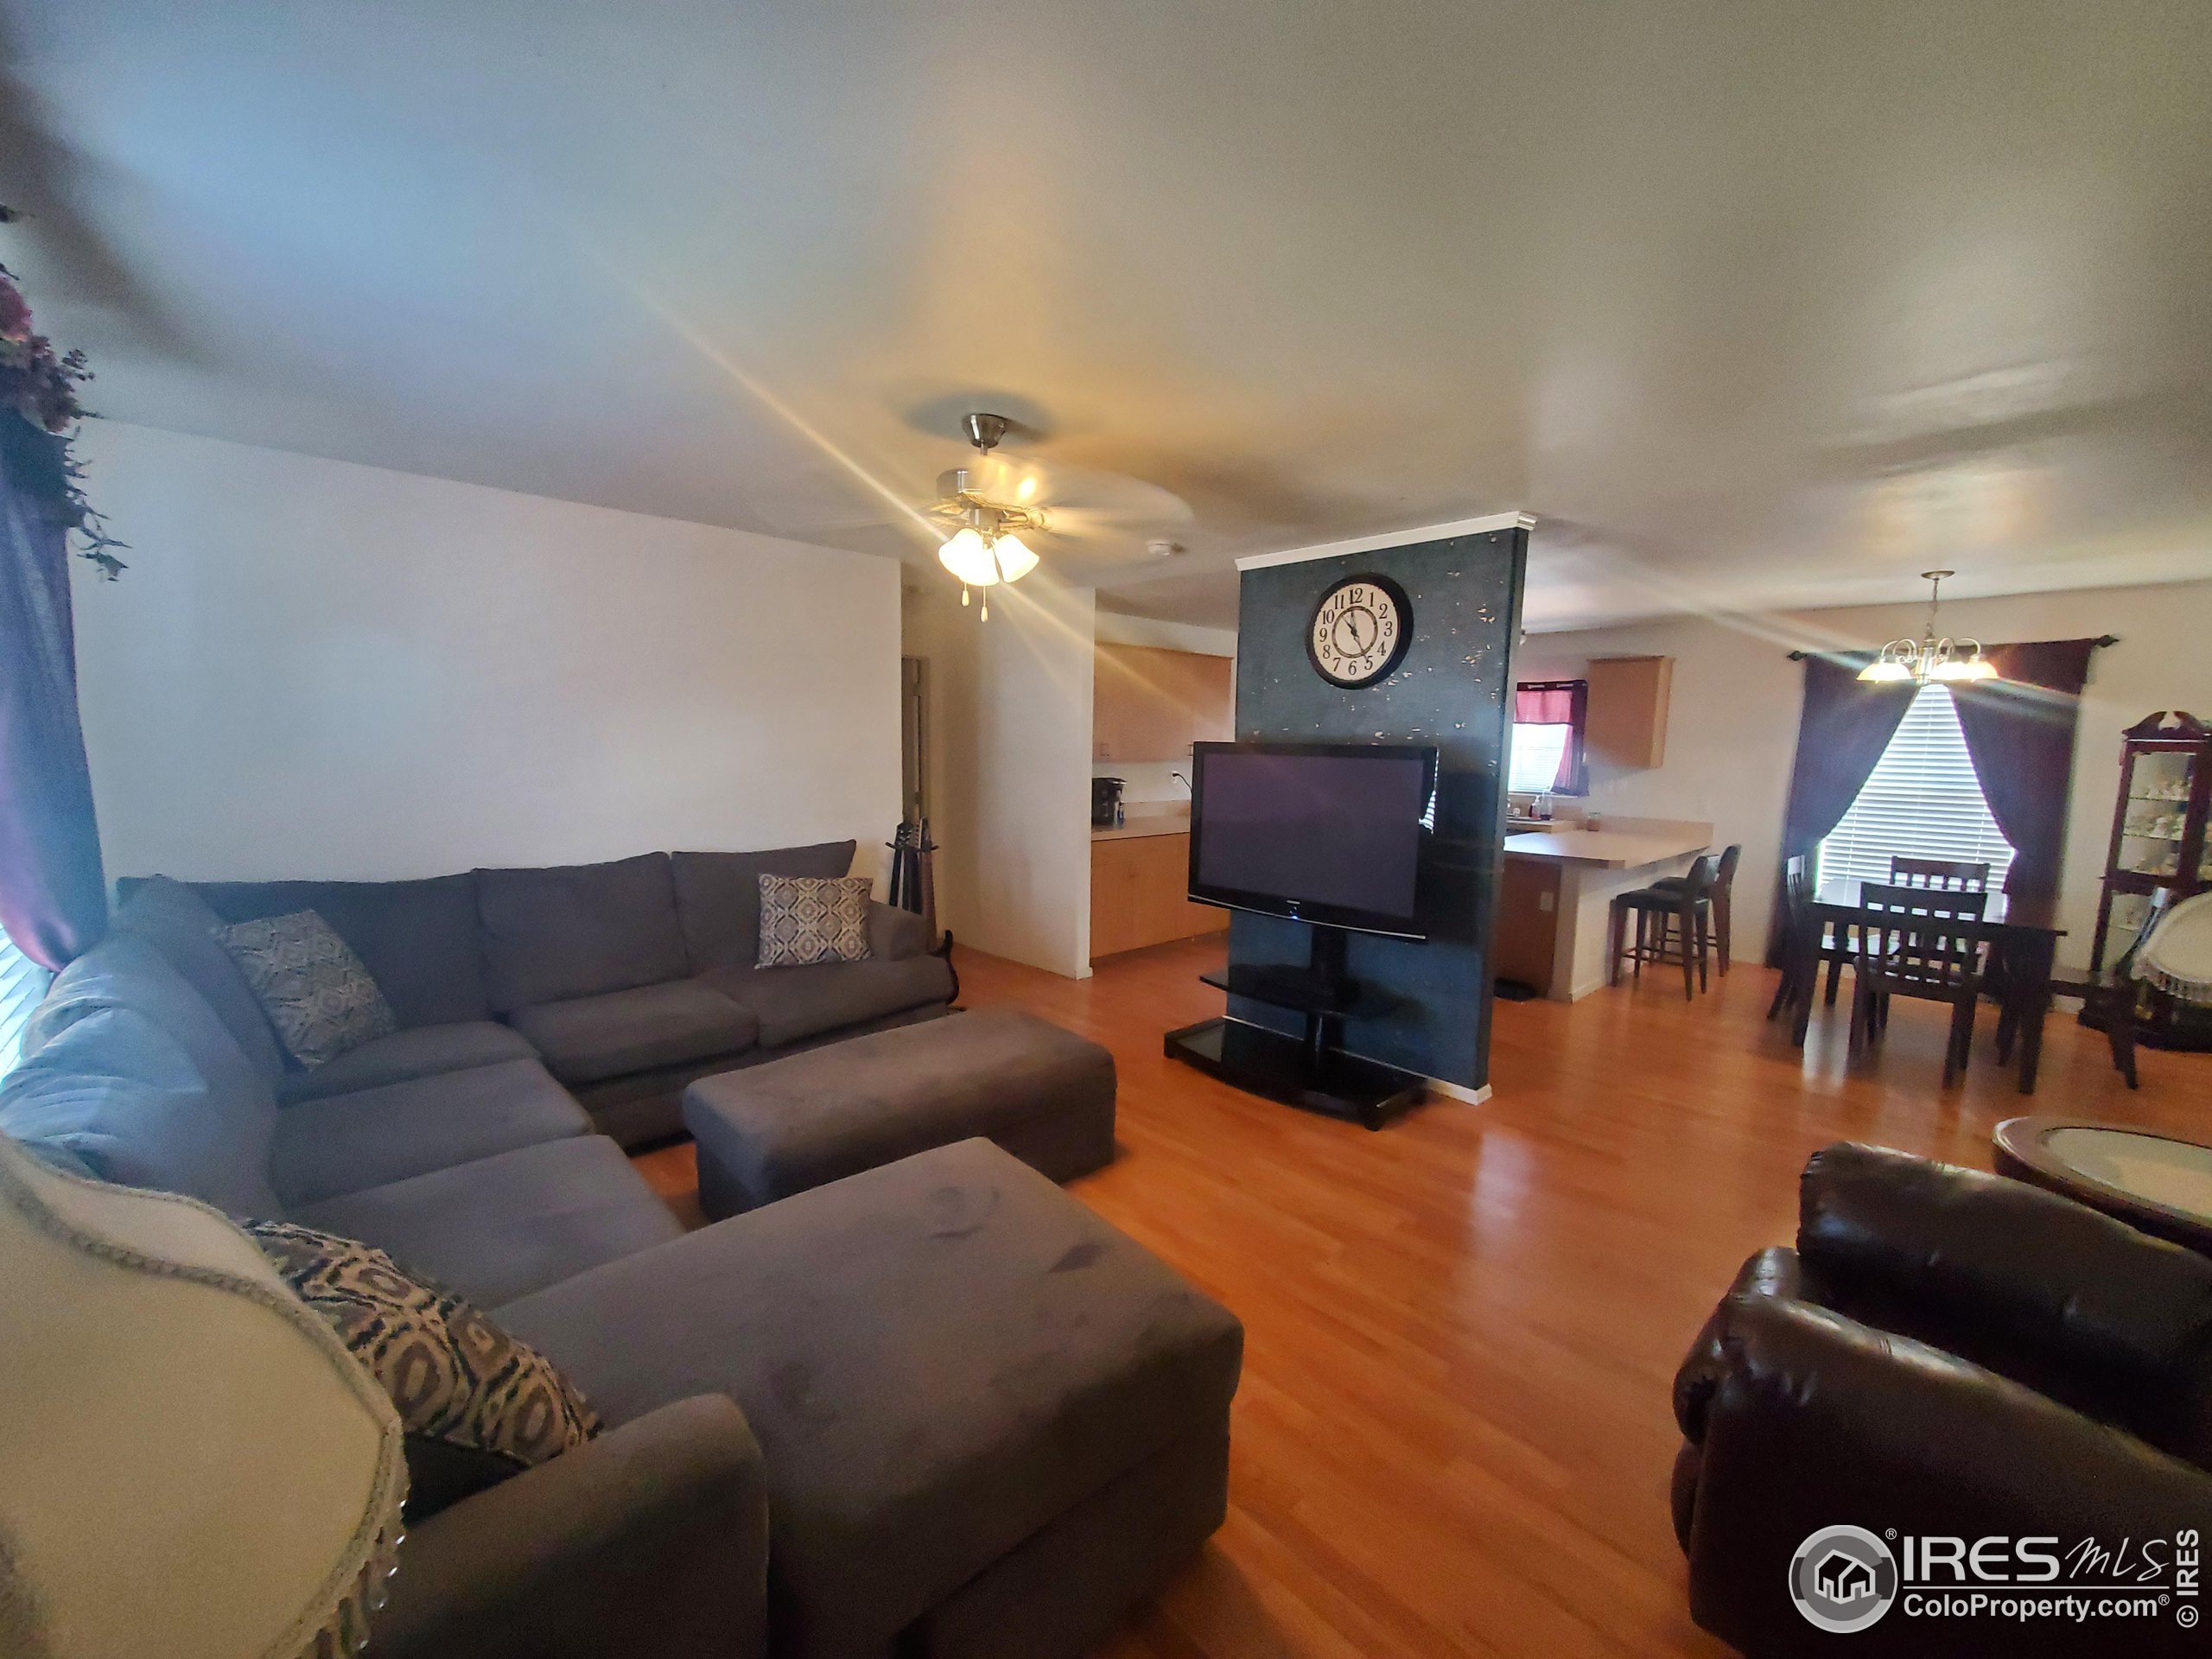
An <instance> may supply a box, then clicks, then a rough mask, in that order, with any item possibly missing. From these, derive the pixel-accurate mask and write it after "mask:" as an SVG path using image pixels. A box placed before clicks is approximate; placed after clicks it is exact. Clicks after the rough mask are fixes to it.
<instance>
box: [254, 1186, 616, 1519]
mask: <svg viewBox="0 0 2212 1659" xmlns="http://www.w3.org/2000/svg"><path fill="white" fill-rule="evenodd" d="M245 1230H246V1231H247V1232H249V1233H251V1235H252V1236H253V1240H254V1243H257V1244H258V1245H260V1246H261V1251H262V1254H263V1255H266V1256H267V1257H268V1258H269V1259H270V1261H271V1262H275V1263H276V1264H277V1271H278V1272H279V1273H280V1274H283V1277H284V1281H285V1282H286V1283H287V1284H289V1285H290V1286H291V1287H292V1288H293V1290H294V1291H295V1292H296V1293H297V1294H298V1295H299V1297H300V1300H302V1301H304V1302H305V1303H307V1305H308V1306H309V1307H312V1308H313V1309H315V1312H316V1313H320V1314H321V1315H322V1316H323V1318H324V1319H327V1320H328V1321H329V1322H330V1325H331V1328H332V1329H333V1330H334V1331H336V1332H338V1334H339V1336H340V1338H341V1339H342V1340H343V1341H344V1342H345V1344H346V1347H347V1348H348V1349H350V1350H351V1351H353V1357H354V1358H356V1359H358V1360H359V1361H360V1362H361V1363H362V1365H364V1366H365V1368H366V1369H367V1370H368V1371H369V1374H370V1375H371V1376H374V1377H375V1378H376V1379H377V1381H378V1382H379V1383H383V1384H384V1387H385V1392H386V1393H388V1394H389V1395H391V1403H392V1405H393V1406H394V1407H395V1408H397V1411H398V1413H399V1421H400V1426H401V1427H403V1428H404V1429H405V1430H406V1431H407V1472H408V1499H407V1518H408V1520H409V1522H410V1523H412V1522H419V1521H423V1520H425V1519H427V1518H428V1517H429V1516H430V1515H432V1514H434V1513H435V1511H436V1510H441V1509H443V1508H444V1507H445V1506H446V1505H447V1504H448V1503H454V1502H457V1501H458V1500H460V1499H461V1498H463V1497H467V1496H468V1495H469V1494H470V1493H472V1492H475V1491H482V1490H483V1489H484V1488H485V1487H486V1486H491V1485H494V1484H497V1483H498V1482H499V1481H501V1480H504V1479H505V1478H507V1477H508V1476H509V1475H512V1474H518V1473H520V1472H521V1471H523V1470H524V1469H529V1468H532V1467H535V1466H536V1465H538V1464H541V1463H543V1462H545V1461H546V1460H547V1459H550V1458H554V1457H557V1456H558V1455H559V1454H560V1453H562V1452H566V1451H568V1450H569V1449H570V1448H571V1447H574V1446H582V1444H583V1443H584V1442H585V1441H586V1440H589V1439H591V1438H592V1436H593V1435H594V1434H596V1433H599V1419H598V1418H597V1417H596V1416H594V1414H593V1413H592V1409H591V1408H590V1407H589V1406H588V1405H586V1404H585V1403H584V1399H583V1396H582V1395H580V1394H578V1393H577V1392H576V1391H575V1389H573V1388H571V1387H569V1383H568V1381H567V1379H566V1378H564V1377H563V1376H562V1375H561V1373H560V1372H559V1371H557V1370H554V1368H553V1362H552V1361H550V1360H549V1359H548V1358H546V1357H545V1356H544V1355H543V1354H541V1353H539V1352H538V1351H537V1350H536V1349H535V1348H531V1347H529V1346H527V1345H526V1344H523V1343H519V1342H517V1341H516V1340H515V1339H514V1338H512V1337H511V1336H509V1335H508V1334H507V1333H506V1332H504V1331H502V1330H500V1329H499V1326H498V1325H493V1323H492V1321H491V1320H490V1319H486V1317H485V1316H484V1314H483V1313H481V1312H480V1311H479V1310H478V1309H476V1308H475V1307H473V1306H470V1305H469V1304H468V1303H467V1302H465V1301H463V1300H461V1298H460V1297H458V1296H454V1295H450V1294H448V1293H447V1292H445V1291H443V1290H442V1289H439V1288H437V1287H435V1286H432V1285H428V1284H424V1283H423V1282H422V1281H419V1280H416V1279H415V1278H413V1277H412V1276H410V1274H408V1273H406V1272H405V1271H404V1269H403V1268H400V1267H399V1266H397V1264H396V1263H395V1262H393V1261H392V1259H391V1257H390V1256H388V1255H385V1253H384V1252H383V1251H382V1250H379V1249H374V1248H372V1247H371V1246H369V1245H366V1244H361V1243H355V1242H354V1241H353V1240H352V1239H350V1238H337V1237H334V1236H332V1235H330V1234H328V1233H319V1232H316V1231H315V1230H314V1229H313V1228H310V1227H301V1226H296V1225H295V1224H292V1223H290V1222H288V1221H254V1222H248V1223H247V1224H245Z"/></svg>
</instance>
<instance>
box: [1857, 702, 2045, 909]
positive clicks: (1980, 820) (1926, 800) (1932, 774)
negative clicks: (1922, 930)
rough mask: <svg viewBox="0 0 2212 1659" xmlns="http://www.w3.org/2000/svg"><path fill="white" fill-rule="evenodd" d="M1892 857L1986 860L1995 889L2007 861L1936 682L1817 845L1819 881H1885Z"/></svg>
mask: <svg viewBox="0 0 2212 1659" xmlns="http://www.w3.org/2000/svg"><path fill="white" fill-rule="evenodd" d="M1897 854H1903V855H1907V856H1909V857H1914V858H1953V859H1965V860H1967V861H1972V862H1975V863H1986V864H1987V865H1988V866H1989V885H1990V887H1991V889H1992V890H1993V891H1994V890H1995V889H1996V888H1998V887H1999V886H2001V885H2002V884H2003V881H2004V879H2005V870H2006V868H2008V867H2009V866H2010V865H2011V864H2012V847H2011V845H2010V844H2009V843H2008V842H2006V841H2005V836H2004V834H2003V832H2002V831H2001V830H1999V829H1998V827H1997V820H1996V819H1995V818H1993V817H1991V816H1990V812H1989V803H1988V802H1987V801H1986V800H1984V799H1983V798H1982V793H1981V782H1980V779H1978V778H1976V777H1975V776H1974V762H1973V760H1971V759H1970V758H1969V757H1968V755H1967V741H1966V735H1965V734H1964V733H1962V732H1961V731H1960V729H1959V715H1958V710H1957V709H1956V708H1955V706H1954V705H1953V703H1952V702H1951V694H1950V692H1949V691H1948V690H1947V689H1945V688H1944V687H1942V686H1940V685H1929V686H1923V687H1922V688H1921V690H1920V691H1919V693H1918V695H1916V696H1915V697H1914V698H1913V700H1912V706H1911V708H1910V709H1907V710H1906V711H1905V717H1904V721H1902V722H1901V723H1900V724H1899V725H1898V727H1897V735H1896V736H1895V737H1893V738H1891V740H1890V747H1888V748H1886V749H1885V750H1884V751H1883V752H1882V758H1881V760H1879V761H1878V762H1877V763H1876V764H1875V766H1874V770H1873V772H1872V774H1871V775H1870V776H1869V777H1868V778H1867V779H1866V787H1865V788H1864V789H1862V790H1860V791H1859V798H1858V799H1857V800H1855V801H1853V803H1852V804H1851V810H1849V811H1848V812H1846V813H1845V814H1844V815H1843V821H1842V822H1841V823H1839V824H1837V825H1836V827H1835V832H1834V834H1833V835H1831V836H1828V838H1827V840H1826V841H1824V842H1821V861H1820V874H1821V880H1834V879H1836V878H1839V877H1845V876H1862V877H1867V878H1871V879H1872V880H1878V881H1886V880H1889V879H1890V859H1891V856H1892V855H1897Z"/></svg>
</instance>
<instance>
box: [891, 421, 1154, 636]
mask: <svg viewBox="0 0 2212 1659" xmlns="http://www.w3.org/2000/svg"><path fill="white" fill-rule="evenodd" d="M1012 424H1013V423H1012V422H1011V421H1009V420H1008V419H1007V417H1006V416H1003V415H992V414H988V413H984V412H982V411H978V412H976V413H974V414H970V415H968V416H965V417H963V420H962V422H961V428H962V430H963V432H964V433H965V434H966V435H967V438H968V442H969V443H970V444H972V445H973V446H974V447H975V450H976V454H975V455H974V456H973V457H972V458H971V459H969V460H967V461H963V463H962V464H961V465H959V466H957V467H949V468H947V469H946V470H945V471H944V472H943V473H941V474H938V480H937V488H938V499H937V500H935V501H934V502H932V503H931V504H930V507H929V511H930V512H931V513H932V514H933V515H935V516H936V517H937V518H940V519H942V520H944V522H945V523H947V524H951V525H953V526H955V528H954V530H953V532H952V534H951V535H950V537H948V538H947V539H946V541H945V543H944V545H943V546H942V547H940V548H938V555H937V556H938V563H940V564H942V565H944V568H945V569H947V570H949V571H950V572H951V573H952V574H953V575H955V576H957V577H958V578H959V580H960V602H961V603H962V604H963V605H965V604H967V603H968V599H969V589H970V588H986V589H988V588H995V587H996V586H997V585H998V584H999V583H1001V582H1019V581H1020V580H1021V579H1022V577H1024V576H1026V575H1028V574H1029V573H1030V572H1031V571H1032V570H1034V569H1036V568H1037V566H1038V563H1039V556H1038V552H1037V550H1036V549H1035V548H1033V547H1032V546H1031V544H1030V543H1032V542H1033V541H1042V542H1043V543H1045V544H1046V546H1048V547H1049V546H1050V545H1051V543H1052V542H1054V541H1063V542H1065V543H1070V544H1071V545H1072V546H1075V547H1077V548H1078V549H1079V550H1081V551H1082V552H1083V553H1084V555H1085V556H1088V557H1093V558H1113V557H1126V556H1128V554H1129V550H1130V545H1131V543H1132V542H1133V541H1134V540H1135V532H1137V531H1141V530H1142V529H1145V528H1148V527H1154V526H1160V525H1164V524H1179V523H1185V522H1187V521H1188V520H1189V518H1191V509H1190V505H1189V504H1188V503H1186V502H1185V501H1184V499H1182V498H1181V497H1180V496H1178V495H1175V494H1173V493H1171V492H1169V491H1166V490H1163V489H1161V488H1160V486H1157V485H1154V484H1147V483H1145V482H1144V481H1142V480H1140V479H1135V478H1125V477H1123V476H1122V475H1121V474H1118V473H1100V472H1092V471H1090V470H1088V469H1086V468H1083V467H1070V466H1065V465H1052V464H1047V463H1046V462H1043V461H1033V460H1018V459H1015V458H1014V457H1012V456H1009V455H1002V454H997V453H996V451H997V449H998V446H999V442H1000V440H1001V439H1002V438H1004V437H1005V436H1006V435H1007V429H1008V428H1009V427H1011V426H1012ZM1147 547H1148V548H1149V549H1153V550H1157V549H1160V548H1162V547H1164V548H1166V550H1169V551H1171V552H1172V551H1173V550H1174V543H1172V542H1170V543H1161V542H1158V541H1154V542H1151V543H1147ZM982 613H983V615H984V616H985V617H986V618H988V617H989V615H990V601H989V599H988V595H987V596H986V598H985V600H984V602H983V611H982Z"/></svg>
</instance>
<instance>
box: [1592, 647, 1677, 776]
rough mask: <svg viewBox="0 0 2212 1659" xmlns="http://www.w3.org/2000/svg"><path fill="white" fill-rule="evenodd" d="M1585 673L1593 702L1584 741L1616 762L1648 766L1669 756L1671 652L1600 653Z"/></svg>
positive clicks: (1673, 666) (1673, 678) (1660, 763)
mask: <svg viewBox="0 0 2212 1659" xmlns="http://www.w3.org/2000/svg"><path fill="white" fill-rule="evenodd" d="M1584 677H1585V678H1586V680H1587V681H1588V682H1589V685H1590V703H1589V708H1588V710H1587V712H1586V715H1585V716H1584V722H1585V724H1584V731H1583V737H1584V741H1585V743H1586V746H1587V747H1588V748H1589V750H1590V752H1591V753H1592V754H1595V755H1597V756H1599V757H1600V758H1602V759H1604V760H1609V761H1611V763H1612V764H1613V765H1615V766H1633V767H1636V768H1638V769H1640V770H1643V771H1649V770H1650V769H1651V768H1652V767H1654V766H1661V765H1663V764H1664V763H1665V761H1666V759H1667V704H1668V701H1669V697H1670V696H1672V694H1673V691H1674V685H1675V659H1674V658H1671V657H1600V658H1598V659H1597V660H1596V661H1594V662H1592V664H1590V666H1589V669H1588V670H1587V671H1586V674H1585V675H1584Z"/></svg>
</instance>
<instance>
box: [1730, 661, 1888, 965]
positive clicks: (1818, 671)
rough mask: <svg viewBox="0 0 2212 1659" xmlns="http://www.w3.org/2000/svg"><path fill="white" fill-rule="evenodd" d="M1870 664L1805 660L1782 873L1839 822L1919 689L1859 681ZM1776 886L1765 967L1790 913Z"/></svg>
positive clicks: (1774, 956) (1774, 959)
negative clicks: (1802, 708) (1802, 706)
mask: <svg viewBox="0 0 2212 1659" xmlns="http://www.w3.org/2000/svg"><path fill="white" fill-rule="evenodd" d="M1872 660H1873V657H1872V652H1835V653H1834V654H1832V655H1827V656H1808V657H1807V658H1805V708H1804V712H1803V713H1802V715H1799V717H1798V721H1797V759H1796V764H1795V765H1794V766H1792V767H1791V768H1790V772H1789V806H1788V808H1787V810H1785V811H1784V812H1783V820H1782V871H1787V870H1788V868H1789V861H1790V860H1791V859H1793V858H1796V857H1798V856H1800V855H1810V854H1811V853H1812V850H1813V849H1815V847H1817V846H1819V845H1820V843H1821V840H1822V838H1823V837H1825V836H1827V834H1828V832H1829V831H1830V830H1832V829H1834V828H1835V827H1836V825H1837V824H1839V823H1841V822H1842V821H1843V815H1844V814H1845V813H1847V812H1848V811H1849V810H1851V804H1852V802H1853V801H1855V800H1857V799H1858V798H1859V791H1860V790H1862V789H1864V788H1865V787H1866V779H1867V778H1868V776H1869V775H1870V774H1871V773H1872V772H1873V770H1874V766H1875V763H1876V762H1877V761H1878V760H1880V759H1881V758H1882V751H1883V750H1885V749H1886V748H1888V747H1890V740H1891V738H1892V737H1895V736H1896V735H1897V726H1898V723H1899V722H1900V721H1903V720H1904V715H1905V710H1906V709H1910V707H1911V706H1912V698H1913V694H1914V693H1915V692H1916V691H1917V690H1919V689H1920V688H1919V687H1918V686H1916V685H1915V684H1913V683H1912V682H1911V681H1910V680H1907V681H1906V682H1904V683H1903V684H1901V685H1900V684H1896V683H1890V682H1886V681H1878V682H1872V683H1870V682H1868V681H1865V680H1862V679H1860V678H1859V670H1860V669H1862V668H1864V667H1866V664H1868V663H1869V662H1871V661H1872ZM1782 880H1783V876H1782V873H1781V872H1777V877H1776V885H1775V904H1774V915H1773V920H1772V923H1771V925H1770V926H1769V928H1768V930H1767V946H1766V959H1767V962H1768V963H1769V964H1770V965H1773V964H1776V963H1779V962H1780V961H1781V959H1782V949H1783V944H1784V942H1785V941H1784V938H1783V936H1784V934H1785V933H1786V931H1787V918H1788V914H1789V905H1788V904H1787V902H1786V901H1785V895H1784V894H1783V888H1782Z"/></svg>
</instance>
